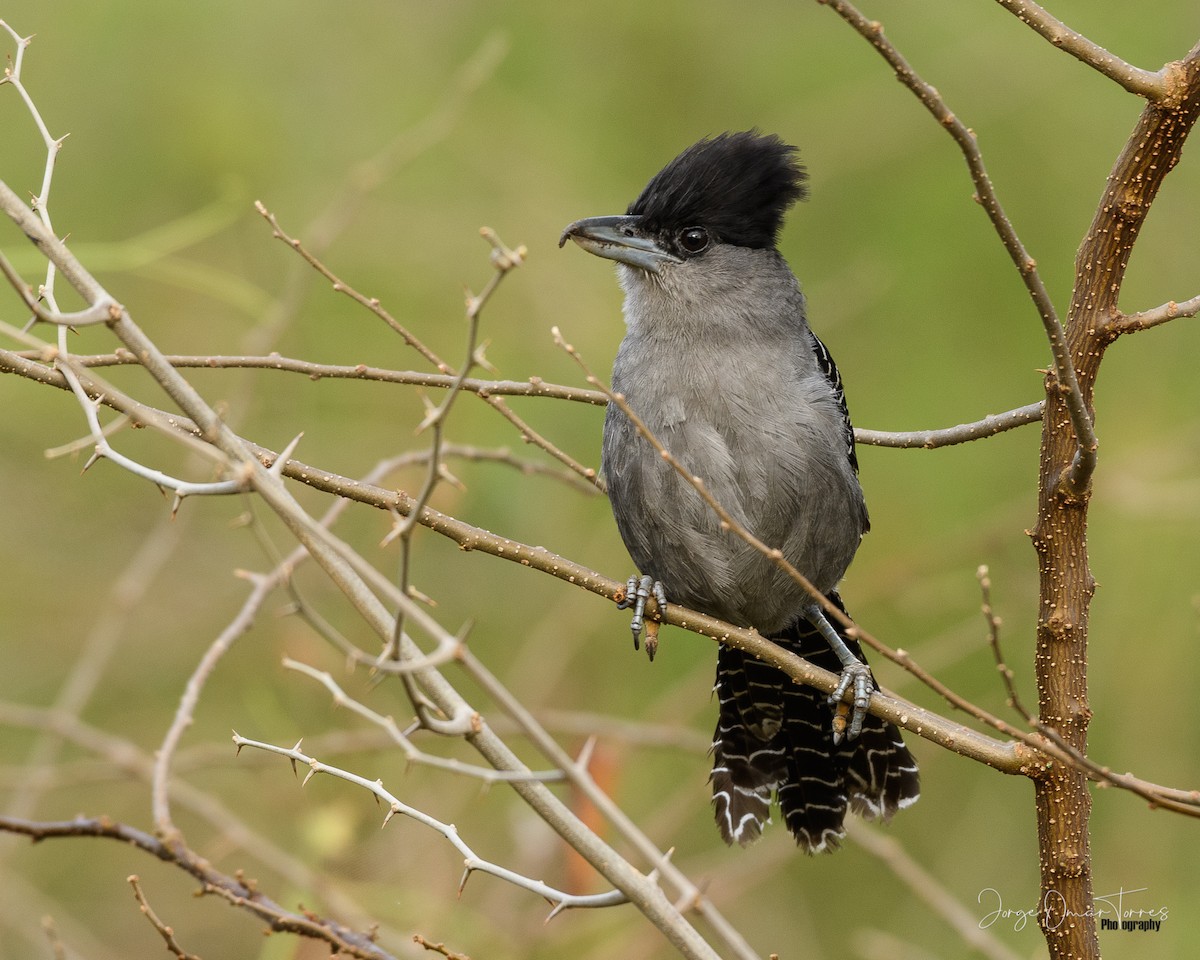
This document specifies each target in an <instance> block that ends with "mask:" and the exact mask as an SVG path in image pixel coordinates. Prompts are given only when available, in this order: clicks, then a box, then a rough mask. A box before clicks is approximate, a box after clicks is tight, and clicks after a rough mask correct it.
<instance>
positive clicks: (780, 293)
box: [559, 129, 920, 854]
mask: <svg viewBox="0 0 1200 960" xmlns="http://www.w3.org/2000/svg"><path fill="white" fill-rule="evenodd" d="M807 179H808V177H807V172H806V170H805V168H804V166H803V164H801V162H800V160H799V154H798V150H797V148H796V147H794V146H792V145H790V144H787V143H785V142H784V141H783V140H782V139H780V138H779V137H778V136H776V135H774V134H763V133H760V132H759V131H758V130H757V129H752V130H745V131H735V132H729V131H727V132H725V133H721V134H718V135H715V136H710V137H705V138H704V139H701V140H700V141H698V142H697V143H694V144H693V145H691V146H689V147H688V148H687V149H685V150H684V151H683V152H682V153H680V154H679V155H678V156H677V157H675V159H673V160H671V161H670V162H669V163H668V164H667V165H666V166H665V167H663V169H662V170H660V171H659V172H658V173H657V174H655V175H654V176H653V177H652V178H651V179H650V181H649V183H648V184H647V185H646V187H645V189H643V190H642V192H641V193H640V194H639V196H638V197H637V199H636V200H634V201H633V203H631V204H630V205H629V207H628V208H627V210H626V212H625V214H624V215H617V216H601V217H589V218H585V219H581V220H576V221H574V222H573V223H571V224H569V225H568V226H567V227H566V228H565V229H564V230H563V232H562V235H561V236H560V238H559V246H560V247H561V246H563V245H564V244H565V243H566V242H567V241H568V240H571V241H574V243H575V244H577V245H578V246H580V247H582V248H583V249H584V250H586V251H588V252H589V253H592V254H595V255H597V256H599V257H602V258H605V259H607V260H611V261H615V263H616V266H617V274H618V280H619V282H620V286H621V287H622V288H623V290H624V318H625V326H626V330H625V336H624V338H623V339H622V341H621V344H620V346H619V348H618V350H617V355H616V360H615V363H614V366H613V374H612V390H613V391H614V396H620V397H623V405H624V406H627V408H628V409H629V410H631V411H632V412H633V413H634V414H636V416H637V418H638V419H640V420H641V421H642V423H643V424H644V427H645V428H646V429H647V430H648V431H649V432H650V433H651V434H652V435H653V436H654V437H656V438H657V439H658V440H659V441H660V442H661V443H662V444H663V445H664V446H665V448H666V450H667V451H668V452H669V453H670V455H671V458H673V459H674V460H675V461H676V462H677V463H678V464H679V466H680V468H681V469H682V470H683V471H686V472H687V473H688V474H689V475H692V476H694V477H696V478H698V479H699V481H700V483H702V484H703V486H704V488H705V489H706V490H707V491H708V492H709V493H710V494H711V496H712V497H713V498H715V500H716V502H717V503H719V504H720V505H721V506H722V507H723V508H724V510H725V511H726V512H727V513H728V514H729V515H730V516H731V517H732V519H733V521H734V522H735V523H737V524H738V525H740V526H742V527H743V528H744V529H745V530H746V531H748V532H749V533H751V534H753V536H754V537H756V538H758V540H759V541H761V542H762V543H763V544H766V545H767V546H768V547H770V548H772V549H777V550H778V551H779V552H780V555H781V556H782V557H783V558H785V559H786V560H788V561H789V562H790V563H791V564H792V565H793V566H794V567H795V568H796V569H797V570H798V571H799V572H800V573H801V574H803V575H804V577H805V578H807V579H808V581H809V582H810V583H811V584H812V585H813V586H814V588H815V589H816V590H817V591H819V592H820V593H821V594H822V595H823V596H824V597H825V598H826V600H827V601H828V602H829V603H830V604H832V605H833V606H834V607H836V608H837V609H839V610H841V611H842V612H843V613H844V612H845V606H844V605H843V603H842V600H841V597H840V595H839V593H838V584H839V582H840V581H841V580H842V577H843V575H844V574H845V573H846V570H847V568H848V567H849V565H850V562H851V560H852V559H853V558H854V555H855V552H856V551H857V549H858V546H859V543H860V541H861V540H862V537H863V535H864V534H865V533H866V532H867V531H868V529H869V528H870V521H869V518H868V513H867V507H866V503H865V500H864V497H863V492H862V487H861V485H860V483H859V479H858V459H857V456H856V453H855V448H854V429H853V426H852V425H851V421H850V415H849V410H848V407H847V404H846V396H845V391H844V389H843V386H842V380H841V376H840V374H839V373H838V369H837V366H836V365H835V363H834V361H833V357H832V356H831V355H830V353H829V351H828V350H827V349H826V348H825V345H824V344H823V343H822V342H821V341H820V340H819V339H818V338H817V337H816V335H815V334H814V333H813V332H812V330H811V329H810V328H809V325H808V319H807V309H806V303H805V298H804V294H803V293H802V292H801V289H800V285H799V282H798V281H797V279H796V277H795V275H794V274H793V273H792V271H791V269H790V267H789V266H788V263H787V261H786V260H785V259H784V258H783V256H782V255H781V254H780V252H779V250H778V246H777V244H778V237H779V232H780V229H781V227H782V224H783V220H784V215H785V214H786V213H787V211H788V210H789V209H790V208H791V207H792V205H793V204H795V203H796V201H798V200H801V199H806V198H807V192H808V191H807ZM621 406H622V404H618V403H614V402H610V403H609V404H608V406H607V410H606V413H605V418H604V432H603V440H602V447H601V472H602V475H603V476H604V477H605V480H606V484H607V489H608V495H609V500H610V502H611V506H612V511H613V516H614V519H615V521H616V525H617V529H618V531H619V533H620V535H621V538H622V540H623V541H624V543H625V546H626V549H627V550H628V551H629V554H630V556H631V558H632V559H633V561H634V564H635V565H636V567H637V569H638V571H639V572H638V574H635V575H634V576H633V577H630V579H629V583H628V585H627V588H626V595H625V598H624V600H623V601H622V603H623V605H625V606H627V607H628V606H632V607H633V609H634V613H633V622H632V623H631V629H632V630H633V636H634V646H635V648H636V647H637V644H638V638H639V635H640V633H641V630H642V624H643V620H644V617H645V609H646V606H647V603H648V601H649V600H650V598H651V597H653V598H654V600H655V601H656V602H657V604H658V609H659V610H662V609H663V608H664V607H665V606H666V603H667V601H668V599H669V600H670V601H671V602H674V603H678V604H682V605H684V606H686V607H690V608H692V609H694V610H697V611H700V612H702V613H705V614H709V615H711V616H714V617H718V618H720V619H722V620H725V621H728V622H729V623H732V624H735V625H737V626H740V627H747V628H753V629H755V630H757V631H758V632H759V633H760V634H762V635H763V636H764V637H767V638H769V639H771V640H773V641H774V642H775V643H776V644H778V645H780V646H781V647H783V648H784V649H785V650H789V651H791V652H793V653H795V654H797V655H799V656H801V657H803V658H805V659H806V660H809V661H810V662H812V663H814V664H816V665H818V666H821V667H825V668H826V669H830V670H833V671H834V672H839V673H840V683H839V686H838V688H837V690H835V692H834V694H833V695H832V696H830V697H826V696H825V695H824V694H822V693H821V692H820V691H817V690H815V689H813V688H811V687H807V686H803V685H800V684H798V683H796V682H793V681H792V680H791V679H790V678H788V677H787V676H786V675H785V674H784V673H783V672H782V671H780V670H778V669H776V668H775V667H773V666H770V665H769V664H766V663H765V662H763V661H761V660H758V659H757V658H755V657H754V656H752V655H751V654H749V653H747V652H745V651H743V650H740V649H737V648H736V647H733V646H730V645H726V644H720V645H719V648H718V657H717V675H716V682H715V685H714V691H715V694H716V699H717V701H718V720H717V726H716V731H715V733H714V737H713V745H712V750H711V753H712V756H713V769H712V773H711V775H710V781H711V784H712V802H713V807H714V814H715V818H716V821H717V826H718V829H719V831H720V834H721V837H722V839H723V840H724V841H725V842H726V843H727V844H730V845H732V844H734V843H737V844H739V845H741V846H746V845H748V844H750V843H753V842H754V841H756V840H758V839H759V837H760V836H761V835H762V832H763V828H764V827H765V825H766V824H767V823H769V822H770V814H771V809H772V806H771V804H772V800H773V799H774V800H775V801H777V803H778V806H779V810H780V813H781V815H782V819H783V821H784V823H785V824H786V826H787V828H788V829H789V831H790V832H791V834H792V835H793V837H794V838H795V840H796V843H797V845H798V847H799V848H800V849H802V850H803V851H804V852H806V853H809V854H814V853H821V852H832V851H833V850H835V849H837V848H838V846H839V845H840V841H841V840H842V839H843V838H844V836H845V824H844V821H845V817H846V812H847V809H849V810H851V811H853V812H854V813H857V814H859V815H861V816H863V817H865V818H867V819H880V820H883V821H887V820H890V819H891V817H892V815H893V814H894V813H895V812H896V811H898V810H901V809H904V808H906V807H908V806H911V805H912V804H913V803H915V802H916V800H917V798H918V797H919V795H920V776H919V772H918V769H917V764H916V761H915V760H914V759H913V757H912V754H911V753H910V752H909V750H908V748H907V746H906V745H905V744H904V741H903V739H902V738H901V736H900V733H899V731H898V730H897V729H896V727H895V726H894V725H893V724H891V723H890V722H887V721H885V720H881V719H879V718H877V717H874V716H872V715H870V714H869V713H868V712H867V709H868V706H869V700H870V695H871V693H872V692H873V691H874V690H875V689H876V684H875V681H874V677H873V676H872V674H871V672H870V668H869V667H868V666H867V664H866V661H865V658H864V657H863V654H862V650H861V649H860V647H859V645H858V643H857V642H856V641H855V640H854V639H853V638H851V637H849V636H847V634H846V631H845V630H844V629H839V628H837V627H835V626H833V624H831V623H830V621H829V618H828V617H827V616H826V615H825V612H824V611H823V610H822V606H821V604H820V602H819V601H818V600H817V599H816V598H815V597H814V596H813V595H812V594H811V593H809V592H808V591H807V590H805V589H804V587H802V586H801V585H800V584H799V583H798V582H797V580H796V579H795V578H794V577H792V576H791V575H789V574H788V573H787V572H786V571H784V570H783V569H782V568H781V567H780V565H779V564H778V563H776V562H775V561H774V560H773V559H772V558H771V557H769V556H767V555H765V554H764V553H763V552H762V551H760V550H757V549H755V548H754V547H752V546H751V545H749V544H748V543H746V542H745V541H744V540H742V539H740V538H738V537H737V536H735V535H734V534H733V533H732V532H731V530H730V529H729V524H728V523H727V522H723V521H722V519H721V518H720V517H719V516H718V515H717V514H716V513H715V512H714V511H713V510H712V509H711V508H710V506H709V505H708V504H707V503H705V502H704V500H703V499H702V498H701V496H700V494H699V493H698V491H697V490H696V488H695V486H693V485H692V484H689V483H688V482H687V481H686V480H685V479H684V478H683V477H682V476H681V475H680V473H679V472H678V471H677V470H675V469H674V468H673V467H672V465H671V464H670V463H668V462H666V460H665V459H664V457H663V456H662V455H661V454H660V453H659V452H658V451H657V450H656V449H655V448H654V447H653V446H652V445H651V444H650V443H649V442H647V439H646V438H645V437H643V436H640V435H639V432H638V428H637V426H636V425H635V423H634V422H633V420H631V418H630V417H629V416H628V415H626V414H625V413H624V412H623V410H622V409H621V408H620V407H621ZM647 641H648V642H647V652H648V653H649V654H650V655H651V659H653V654H654V650H655V647H656V645H657V641H656V638H655V639H654V641H653V642H651V637H650V636H649V635H648V636H647ZM849 697H852V698H853V707H852V708H849V718H848V725H847V717H846V716H845V713H846V712H847V707H846V706H841V712H840V713H839V709H838V708H839V704H841V702H842V701H843V700H844V699H846V698H849Z"/></svg>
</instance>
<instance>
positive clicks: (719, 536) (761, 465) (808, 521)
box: [603, 399, 866, 634]
mask: <svg viewBox="0 0 1200 960" xmlns="http://www.w3.org/2000/svg"><path fill="white" fill-rule="evenodd" d="M631 404H632V405H633V406H634V409H635V410H638V412H639V415H641V416H643V417H644V418H646V417H647V415H648V414H649V416H648V425H649V426H650V429H651V430H653V431H654V433H655V435H656V436H658V437H659V439H660V440H662V441H663V443H664V444H665V445H666V447H667V448H668V450H670V451H671V453H672V455H673V456H675V457H676V458H677V459H678V460H679V461H680V462H681V463H682V464H683V466H684V467H685V469H687V470H688V471H689V472H690V473H693V474H695V475H696V476H699V477H700V478H702V479H703V480H704V483H705V486H706V487H707V489H708V490H709V491H710V492H711V493H712V494H713V496H714V497H715V498H716V499H717V501H718V502H719V503H720V504H721V505H722V506H723V507H724V508H725V509H726V510H727V511H728V512H729V513H730V514H731V515H732V516H733V518H734V519H735V520H736V521H737V522H738V523H740V524H741V525H743V526H744V527H745V528H746V529H748V530H749V531H750V532H751V533H753V534H754V535H755V536H757V537H758V538H759V539H760V540H762V541H763V542H764V543H765V544H766V545H767V546H768V547H779V548H780V549H781V550H782V551H783V555H784V556H785V557H786V558H787V559H788V560H789V561H790V562H791V563H792V564H793V565H795V567H796V568H797V569H798V570H799V571H800V572H801V573H802V574H804V575H805V576H806V577H807V578H808V579H809V580H810V581H811V582H812V583H813V585H814V586H816V587H817V589H819V590H820V591H821V592H822V593H826V592H828V591H829V590H831V589H833V588H834V587H835V586H836V585H837V582H838V581H839V580H840V579H841V578H842V576H843V574H844V573H845V572H846V568H847V567H848V566H849V564H850V561H851V560H852V559H853V557H854V553H855V551H856V550H857V548H858V544H859V541H860V540H861V538H862V534H863V531H864V530H865V528H866V508H865V506H864V504H863V498H862V491H861V488H860V487H859V485H858V479H857V477H856V476H855V475H854V471H853V470H852V469H851V467H850V465H849V462H848V460H847V459H846V458H845V457H844V455H843V456H841V457H838V456H836V455H835V454H836V452H837V451H838V450H839V449H841V444H840V443H839V441H838V437H839V431H840V429H841V426H840V422H838V423H830V424H826V423H824V422H823V420H822V419H821V418H819V417H818V418H814V417H812V416H809V415H807V412H806V411H802V412H801V413H798V414H797V413H795V411H791V412H789V411H786V410H785V411H778V410H767V411H762V413H763V414H764V415H763V416H759V417H752V418H745V419H744V420H743V421H741V422H740V424H739V425H740V429H739V430H737V431H736V433H735V434H734V435H731V434H730V429H729V424H730V422H731V421H730V419H729V418H728V417H705V416H704V415H703V414H704V412H705V411H704V410H703V409H699V410H696V409H694V410H690V411H688V412H687V415H686V416H684V417H683V418H681V419H680V418H677V417H676V416H675V415H673V414H670V413H668V414H666V415H658V416H656V415H655V414H656V413H659V414H661V413H662V408H661V406H656V405H655V404H653V403H649V404H645V405H644V406H645V409H639V405H638V404H637V402H636V399H635V400H631ZM697 406H698V407H701V406H703V404H702V403H701V402H700V401H698V402H697ZM781 414H783V415H781ZM732 422H737V421H732ZM714 423H720V424H722V425H723V429H719V428H717V427H716V426H714ZM764 424H772V425H773V426H772V427H771V428H768V427H766V426H764ZM831 451H833V453H832V454H831ZM843 461H845V462H843ZM603 466H604V471H605V474H606V476H607V479H608V488H609V498H610V500H611V502H612V507H613V513H614V516H615V518H616V521H617V527H618V529H619V531H620V533H621V537H622V539H623V540H624V541H625V545H626V548H627V549H628V550H629V553H630V556H631V557H632V558H633V561H634V563H635V564H636V565H637V567H638V569H639V571H640V572H641V573H645V574H648V575H650V576H651V577H654V578H655V579H656V580H660V581H662V583H663V586H664V588H665V590H666V594H667V598H668V599H669V600H671V601H673V602H676V603H680V604H683V605H685V606H690V607H692V608H694V609H697V610H700V611H701V612H704V613H708V614H711V615H713V616H717V617H720V618H721V619H724V620H729V621H731V622H733V623H736V624H739V625H743V626H753V627H755V628H756V629H758V630H759V631H760V632H761V633H764V634H771V633H775V632H778V631H780V630H782V629H784V628H785V627H787V626H788V625H789V624H790V623H792V622H793V621H795V620H796V619H797V618H798V617H799V615H800V610H801V607H802V606H803V605H804V604H805V603H807V602H808V595H807V594H806V593H805V592H804V590H803V588H802V587H800V586H799V585H798V584H797V583H796V582H795V581H794V580H792V579H791V578H790V577H789V576H788V575H787V574H786V573H784V572H783V571H781V570H780V569H779V568H778V567H777V566H776V565H775V564H774V563H773V562H772V561H771V560H769V559H768V558H766V557H764V556H763V555H762V554H761V553H760V552H759V551H757V550H755V549H754V548H753V547H751V546H750V545H748V544H746V543H745V542H744V541H742V540H741V539H740V538H738V537H737V536H736V534H733V533H732V532H729V531H727V530H723V529H722V526H721V521H720V519H719V518H718V516H717V515H716V514H715V513H714V512H713V511H712V509H711V508H710V507H709V506H708V505H707V504H705V503H704V502H703V500H702V499H701V497H700V496H699V494H698V493H697V492H696V491H695V490H694V489H693V488H692V487H691V486H690V485H689V484H688V483H687V482H686V481H685V480H684V479H683V478H682V477H680V476H679V475H678V473H676V471H675V470H674V469H672V467H671V466H670V464H668V463H666V462H665V461H664V460H663V459H662V458H661V457H660V456H659V455H658V454H657V453H656V452H655V451H654V449H653V448H652V447H651V446H650V445H649V444H648V443H647V442H646V441H645V440H644V439H642V438H641V437H639V436H638V435H637V433H636V431H635V430H634V428H633V426H632V424H631V423H630V422H629V420H628V419H627V418H626V417H625V416H624V414H622V413H621V412H620V411H619V410H617V409H616V408H615V407H611V406H610V408H609V411H608V414H607V416H606V420H605V432H604V454H603Z"/></svg>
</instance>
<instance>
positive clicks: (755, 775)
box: [711, 594, 920, 853]
mask: <svg viewBox="0 0 1200 960" xmlns="http://www.w3.org/2000/svg"><path fill="white" fill-rule="evenodd" d="M830 599H831V600H833V601H834V602H835V603H837V604H838V606H841V600H840V599H839V598H838V596H837V594H831V595H830ZM772 639H773V640H774V641H775V642H776V643H777V644H779V645H780V646H782V647H785V648H786V649H788V650H791V651H792V652H793V653H796V654H797V655H799V656H801V657H803V658H804V659H806V660H809V661H811V662H812V663H815V664H817V665H818V666H822V667H825V668H826V669H828V670H831V671H833V672H834V673H837V672H840V670H841V663H840V662H839V661H838V659H837V657H836V656H835V655H834V653H833V651H831V650H830V649H829V647H828V645H827V644H826V643H825V641H824V640H823V639H822V638H821V637H820V635H819V634H818V633H817V632H816V630H815V629H813V628H812V627H811V626H810V625H809V624H808V623H807V621H803V620H801V621H800V622H799V623H798V624H796V625H795V626H793V627H791V628H789V629H788V630H787V631H786V632H785V633H784V634H783V635H781V636H779V637H772ZM843 639H845V640H846V643H847V645H848V646H849V647H850V649H851V651H852V652H853V653H854V654H855V656H858V657H860V658H861V657H862V651H861V650H860V649H859V646H858V644H857V643H855V642H854V641H852V640H850V639H848V638H846V637H844V636H843ZM715 690H716V694H717V697H718V699H719V701H720V713H719V716H718V719H717V730H716V734H715V735H714V739H713V747H712V752H713V771H712V777H711V780H712V788H713V806H714V807H715V813H716V819H717V826H718V828H719V829H720V831H721V836H722V838H724V840H725V842H726V843H729V844H732V843H739V844H741V845H742V846H745V845H746V844H749V843H753V842H754V841H755V840H757V839H758V838H759V836H761V834H762V831H763V827H764V826H765V825H766V824H767V823H768V822H769V821H770V813H771V800H772V797H774V798H776V799H778V802H779V808H780V812H781V813H782V814H783V820H784V823H786V824H787V827H788V829H789V830H790V831H791V832H792V835H793V836H794V837H795V838H796V843H797V845H798V846H799V847H800V848H801V849H802V850H804V852H805V853H821V852H831V851H833V850H835V849H837V847H838V845H839V843H840V841H841V839H842V837H844V836H845V833H846V830H845V827H844V826H843V821H844V820H845V817H846V810H847V809H850V810H852V811H853V812H854V813H857V814H858V815H859V816H862V817H864V818H866V819H868V820H874V819H882V820H884V821H886V820H890V819H891V817H892V815H893V814H894V813H895V812H896V811H897V810H903V809H904V808H905V807H909V806H912V804H914V803H916V802H917V798H918V797H919V796H920V777H919V774H918V772H917V763H916V761H915V760H914V759H913V757H912V754H910V753H909V752H908V747H906V746H905V745H904V741H903V740H902V739H901V738H900V731H899V730H897V729H896V727H895V726H894V725H893V724H891V723H888V722H887V721H886V720H880V719H879V718H878V717H873V716H868V717H867V719H866V722H865V723H864V724H863V729H862V733H861V734H860V735H859V736H858V738H857V739H855V740H853V741H845V740H843V741H842V743H841V744H839V745H836V746H835V745H834V742H833V732H832V713H831V709H830V707H829V704H828V703H827V702H826V695H825V694H824V693H822V692H821V691H819V690H814V689H813V688H811V687H806V686H802V685H801V684H798V683H795V682H793V681H792V680H790V679H789V678H788V677H787V676H785V675H784V674H783V673H781V672H780V671H779V670H776V669H775V668H774V667H771V666H768V665H767V664H765V663H763V662H762V661H760V660H757V659H755V658H754V657H753V656H751V655H750V654H747V653H743V652H742V651H740V650H735V649H733V648H731V647H725V646H722V647H721V648H720V653H719V655H718V659H717V682H716V687H715Z"/></svg>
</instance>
